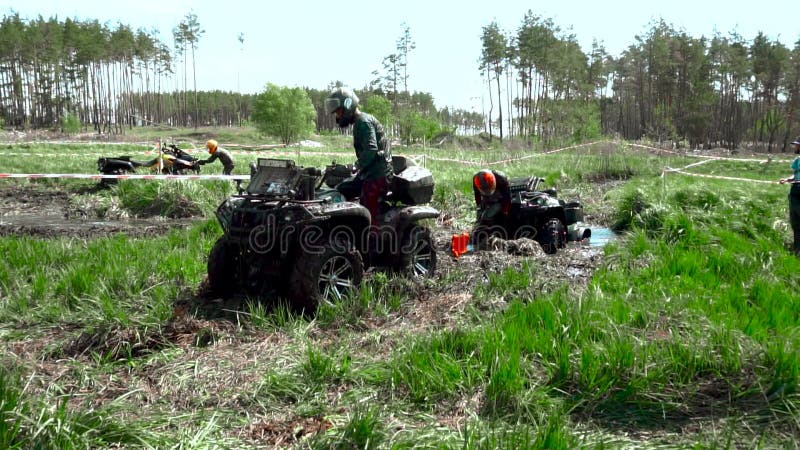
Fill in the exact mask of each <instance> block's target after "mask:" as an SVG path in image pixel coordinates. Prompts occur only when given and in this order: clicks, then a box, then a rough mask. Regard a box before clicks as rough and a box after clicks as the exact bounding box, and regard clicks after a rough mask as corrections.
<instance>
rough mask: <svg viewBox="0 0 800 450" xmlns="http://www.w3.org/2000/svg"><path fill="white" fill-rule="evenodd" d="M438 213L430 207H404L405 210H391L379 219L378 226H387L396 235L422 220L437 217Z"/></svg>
mask: <svg viewBox="0 0 800 450" xmlns="http://www.w3.org/2000/svg"><path fill="white" fill-rule="evenodd" d="M439 214H440V213H439V211H438V210H437V209H436V208H432V207H430V206H406V207H405V208H399V209H392V210H390V211H389V212H387V213H386V214H384V215H383V216H382V217H381V220H380V225H381V226H389V227H392V228H394V229H395V230H397V233H398V235H402V234H403V231H405V229H406V228H408V227H409V226H410V225H413V224H414V223H416V222H419V221H420V220H423V219H435V218H437V217H439Z"/></svg>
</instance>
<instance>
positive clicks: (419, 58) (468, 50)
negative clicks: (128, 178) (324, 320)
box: [0, 0, 800, 111]
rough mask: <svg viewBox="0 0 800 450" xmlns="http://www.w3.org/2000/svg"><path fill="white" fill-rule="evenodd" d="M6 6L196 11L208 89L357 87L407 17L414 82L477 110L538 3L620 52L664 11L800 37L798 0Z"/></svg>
mask: <svg viewBox="0 0 800 450" xmlns="http://www.w3.org/2000/svg"><path fill="white" fill-rule="evenodd" d="M0 5H2V6H0V12H2V14H4V15H7V14H9V13H10V12H11V11H12V10H13V11H16V12H18V13H20V15H21V16H22V17H27V18H35V17H36V16H38V15H42V16H44V17H45V18H49V17H51V16H58V17H59V18H60V19H62V20H63V19H65V18H67V17H71V18H79V19H98V20H100V21H101V22H108V23H109V24H110V25H112V26H113V25H114V24H116V23H118V22H121V23H124V24H127V25H130V26H131V27H133V28H134V29H137V28H143V29H147V30H151V29H155V30H158V31H159V37H160V39H161V40H162V41H163V42H165V43H167V44H168V45H171V44H172V33H171V30H172V29H173V28H174V27H175V26H176V25H177V24H178V23H179V22H180V21H181V20H182V19H183V17H184V16H185V15H186V13H187V12H189V11H193V12H194V13H195V14H196V15H197V18H198V21H199V22H200V24H201V27H202V28H203V29H204V30H205V34H204V35H203V36H202V38H201V40H200V42H199V51H198V52H197V55H196V58H197V69H198V73H197V83H198V89H201V90H210V89H221V90H228V91H236V90H237V89H240V90H241V91H242V92H249V93H256V92H259V91H261V90H262V89H263V87H264V86H265V85H266V83H268V82H269V83H275V84H278V85H283V86H307V87H313V88H317V89H323V88H325V87H326V86H327V85H328V84H329V83H330V82H333V81H336V80H341V81H343V82H344V83H346V84H347V85H349V86H352V87H353V88H355V89H356V90H358V89H359V88H361V87H363V86H364V85H365V84H366V83H368V82H369V80H370V79H372V75H371V73H372V72H373V71H374V70H377V69H380V66H381V61H382V60H383V57H384V56H387V55H389V54H391V53H393V52H395V43H396V41H397V39H398V38H399V37H400V35H401V33H402V24H403V23H407V24H408V26H409V27H410V30H411V36H412V39H413V40H414V41H415V43H416V49H415V50H413V51H412V52H411V53H410V55H409V61H408V63H409V66H408V73H409V89H410V90H412V91H414V90H416V91H424V92H429V93H431V94H432V95H433V97H434V99H435V101H436V105H437V106H438V107H440V108H441V107H443V106H454V107H457V108H463V109H467V110H470V109H473V108H474V109H475V110H476V111H480V102H481V96H482V95H486V94H485V92H484V91H485V89H484V83H482V79H481V77H480V75H479V72H478V63H477V61H478V58H479V57H480V51H481V43H480V35H481V29H482V27H484V26H486V25H488V24H489V23H490V22H492V21H496V22H497V23H498V24H499V25H500V27H501V28H502V29H504V30H506V31H513V30H515V29H516V28H517V27H518V26H519V24H520V23H521V21H522V19H523V17H524V16H525V13H526V12H527V11H528V10H532V11H533V12H534V13H535V14H538V15H540V16H542V17H549V18H551V19H552V20H553V22H554V23H555V24H556V25H558V26H559V27H561V29H562V30H566V29H570V28H571V32H572V33H573V34H575V35H576V37H577V39H578V41H579V42H580V43H581V45H582V47H583V48H584V51H588V50H589V48H590V47H591V43H592V39H597V40H598V41H602V42H603V43H604V44H605V46H606V49H607V50H608V51H609V53H611V54H613V55H615V56H616V55H619V54H620V53H621V52H622V51H623V50H624V49H625V48H626V47H627V46H628V45H630V44H632V43H633V42H634V37H635V36H636V35H637V34H642V33H644V32H645V31H646V30H647V28H648V23H650V22H651V21H652V20H657V19H658V18H663V19H664V20H665V21H666V22H667V23H670V24H672V25H673V26H674V27H675V28H677V29H684V30H686V31H687V32H688V33H689V34H691V35H692V36H695V37H699V36H701V35H705V36H711V35H713V33H714V32H715V31H719V32H721V33H722V34H728V33H729V32H731V31H734V30H735V31H737V32H738V33H739V34H740V35H741V36H743V37H744V38H745V39H748V40H751V39H752V38H753V37H755V35H756V34H757V33H758V31H763V32H765V33H766V34H767V36H769V37H770V38H772V39H779V40H780V41H781V42H783V43H784V44H785V45H787V46H788V47H793V46H794V43H795V42H796V41H797V40H798V39H800V2H798V1H797V0H777V1H773V2H763V3H753V2H746V3H745V2H736V1H724V2H723V1H717V0H712V1H704V0H694V1H688V0H672V1H669V0H666V1H661V2H658V3H657V4H655V5H654V4H651V2H647V1H641V0H632V1H629V0H625V1H613V0H607V1H605V2H600V1H583V0H581V1H577V0H573V1H564V0H561V1H559V0H556V1H552V0H551V1H548V2H543V1H521V0H494V1H480V2H477V1H473V0H462V1H451V0H439V1H437V0H427V1H426V0H404V1H399V2H391V3H390V2H382V1H379V0H369V1H362V2H352V1H350V2H346V1H339V2H333V1H327V2H323V1H318V0H313V1H304V0H294V1H292V0H288V1H287V0H282V1H280V2H274V1H270V0H262V1H246V0H217V1H208V0H202V1H201V0H127V1H117V0H105V1H102V0H0ZM762 5H764V7H761V6H762ZM239 33H244V39H245V41H244V46H240V45H239V42H238V40H237V36H238V35H239ZM190 87H191V81H190Z"/></svg>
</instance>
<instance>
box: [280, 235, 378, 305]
mask: <svg viewBox="0 0 800 450" xmlns="http://www.w3.org/2000/svg"><path fill="white" fill-rule="evenodd" d="M324 242H325V243H324V244H322V245H321V246H320V247H321V248H322V250H321V252H320V251H315V252H303V253H301V254H300V256H298V258H297V260H295V263H294V266H293V268H292V273H291V276H290V280H289V282H290V284H289V288H288V291H289V292H288V297H289V299H290V300H291V301H292V304H293V305H294V306H295V307H297V308H299V309H303V310H305V311H306V312H310V313H313V312H314V311H315V310H316V308H317V305H319V302H321V301H323V300H326V301H340V300H342V299H343V298H345V297H346V296H348V295H350V294H352V293H354V292H356V290H357V289H358V286H359V285H360V284H361V279H362V278H363V276H364V262H363V261H362V259H361V254H360V253H358V251H356V250H355V248H353V247H352V245H349V244H347V243H345V242H343V241H339V242H335V243H333V242H329V241H328V240H327V239H325V240H324Z"/></svg>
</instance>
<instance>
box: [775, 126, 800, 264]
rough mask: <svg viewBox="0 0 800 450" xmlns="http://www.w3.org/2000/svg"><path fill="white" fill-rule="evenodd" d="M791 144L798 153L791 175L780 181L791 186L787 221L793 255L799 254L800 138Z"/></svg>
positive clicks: (793, 162)
mask: <svg viewBox="0 0 800 450" xmlns="http://www.w3.org/2000/svg"><path fill="white" fill-rule="evenodd" d="M792 145H794V153H795V154H797V155H798V156H797V157H796V158H795V159H794V161H792V164H791V166H790V167H791V169H792V172H793V175H792V176H791V177H789V178H783V179H781V181H780V183H781V184H784V183H792V187H791V188H790V189H789V223H791V224H792V233H793V234H794V243H793V244H792V251H793V252H794V254H795V255H797V256H800V138H797V139H795V140H794V141H793V142H792Z"/></svg>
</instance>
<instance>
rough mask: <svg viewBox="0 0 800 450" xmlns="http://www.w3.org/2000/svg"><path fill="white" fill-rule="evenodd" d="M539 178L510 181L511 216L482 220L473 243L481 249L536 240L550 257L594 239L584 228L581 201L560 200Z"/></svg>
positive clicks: (494, 216)
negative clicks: (492, 242) (498, 242)
mask: <svg viewBox="0 0 800 450" xmlns="http://www.w3.org/2000/svg"><path fill="white" fill-rule="evenodd" d="M541 184H542V179H540V178H537V177H525V178H513V179H511V180H509V183H508V188H509V190H510V197H511V208H510V210H509V212H508V214H507V215H504V214H495V215H492V216H487V215H484V216H480V217H478V220H477V223H476V224H475V227H474V229H473V230H472V233H471V234H470V243H471V244H473V245H474V246H476V247H479V248H480V247H481V246H482V245H483V244H485V243H486V242H487V241H488V239H489V238H491V237H496V238H501V239H509V240H514V239H520V238H529V239H534V240H536V241H537V242H538V243H539V244H540V245H541V246H542V250H544V252H545V253H547V254H553V253H556V252H557V251H558V249H560V248H564V247H565V246H566V243H567V242H568V241H580V240H582V239H585V238H589V237H590V236H591V230H590V229H589V228H586V227H584V226H583V222H582V221H583V206H582V205H581V203H580V202H578V201H571V202H565V201H564V200H561V199H559V198H557V195H556V190H555V189H542V190H540V186H541Z"/></svg>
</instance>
